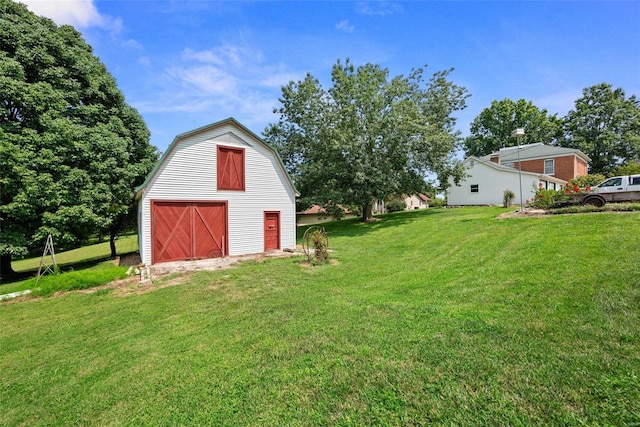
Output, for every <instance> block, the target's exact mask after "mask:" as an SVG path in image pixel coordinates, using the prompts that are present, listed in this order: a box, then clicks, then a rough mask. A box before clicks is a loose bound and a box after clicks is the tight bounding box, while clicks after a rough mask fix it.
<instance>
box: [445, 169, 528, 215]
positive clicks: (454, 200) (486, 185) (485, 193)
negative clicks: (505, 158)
mask: <svg viewBox="0 0 640 427" xmlns="http://www.w3.org/2000/svg"><path fill="white" fill-rule="evenodd" d="M465 165H466V166H467V167H468V169H467V174H468V175H469V177H467V178H466V179H464V180H463V181H461V182H460V185H459V186H456V185H455V184H454V183H453V180H452V179H451V180H450V182H449V184H450V187H449V189H448V190H447V204H448V205H451V206H464V205H502V200H503V196H504V190H507V189H508V190H511V191H513V193H514V194H515V196H516V197H515V199H514V200H513V204H514V205H519V204H520V183H519V179H518V170H517V169H514V170H513V171H509V170H504V169H496V168H493V167H491V166H489V165H486V164H484V163H482V162H480V161H478V160H477V159H476V160H475V161H474V162H473V166H470V162H469V161H468V160H467V161H465ZM538 182H539V179H538V175H537V174H533V173H530V172H522V198H523V199H524V201H525V202H526V201H527V200H530V199H532V198H533V196H534V195H535V188H537V185H538ZM474 184H477V185H478V192H477V193H472V192H471V185H474Z"/></svg>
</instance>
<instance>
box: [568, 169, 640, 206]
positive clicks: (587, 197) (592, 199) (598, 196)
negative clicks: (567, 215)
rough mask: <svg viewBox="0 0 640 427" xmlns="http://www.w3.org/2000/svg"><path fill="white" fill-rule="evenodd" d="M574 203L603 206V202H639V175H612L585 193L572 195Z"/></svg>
mask: <svg viewBox="0 0 640 427" xmlns="http://www.w3.org/2000/svg"><path fill="white" fill-rule="evenodd" d="M573 202H574V203H584V204H588V205H593V206H604V204H605V203H618V202H640V175H627V176H614V177H613V178H609V179H607V180H606V181H604V182H602V183H600V184H598V185H596V186H595V187H593V188H592V189H591V192H589V193H587V194H579V195H575V196H573Z"/></svg>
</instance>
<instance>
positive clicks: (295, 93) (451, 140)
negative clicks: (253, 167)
mask: <svg viewBox="0 0 640 427" xmlns="http://www.w3.org/2000/svg"><path fill="white" fill-rule="evenodd" d="M449 73H450V70H449V71H441V72H437V73H435V74H434V75H433V76H432V77H431V78H430V79H429V80H428V81H425V80H424V78H423V70H422V69H418V70H414V71H412V72H411V74H409V75H408V76H407V77H404V76H396V77H393V78H389V71H388V70H387V69H383V68H381V67H380V66H378V65H374V64H365V65H363V66H360V67H355V66H354V65H353V64H352V63H351V62H350V61H349V60H348V59H347V60H346V61H345V62H344V63H341V62H340V61H338V62H337V63H336V64H335V65H334V66H333V70H332V74H331V79H332V83H333V85H332V87H331V88H329V89H328V90H325V89H323V88H322V86H321V84H320V82H319V81H318V80H317V79H316V78H314V77H313V76H312V75H311V74H307V75H306V77H305V78H304V79H303V80H301V81H297V82H290V83H289V84H288V85H287V86H285V87H283V88H282V97H281V98H280V102H281V104H282V106H281V107H280V108H279V109H277V110H275V111H274V112H276V113H278V114H279V115H280V120H279V121H278V123H276V124H271V125H269V126H268V127H267V129H266V130H265V132H264V135H265V139H266V140H267V141H268V142H269V143H271V144H272V145H274V146H275V147H276V148H277V149H278V150H279V152H280V153H281V155H282V157H283V160H284V163H285V165H286V167H287V170H288V171H289V173H290V174H291V175H292V177H293V179H294V181H295V184H296V187H297V188H298V190H299V191H300V193H301V202H302V203H303V204H307V205H308V204H310V203H318V204H323V205H326V204H344V205H356V206H361V207H362V214H363V219H365V220H366V219H369V218H371V216H372V203H373V201H374V200H375V199H385V198H386V197H387V196H388V195H391V194H400V193H403V192H412V191H419V190H421V189H422V188H423V187H424V183H425V174H427V173H435V174H437V176H438V177H439V179H440V182H447V178H448V177H449V176H450V175H454V176H455V177H457V178H459V177H460V176H461V175H462V170H461V167H460V165H459V163H458V162H457V161H456V160H455V158H454V153H455V150H456V148H457V147H458V146H459V141H460V138H459V134H458V133H457V132H456V131H455V130H454V126H455V119H454V118H453V117H452V113H453V112H454V111H457V110H460V109H462V108H464V107H465V99H466V98H467V96H468V94H467V91H466V89H464V88H462V87H460V86H456V85H455V84H453V83H452V82H450V81H449V80H448V76H449Z"/></svg>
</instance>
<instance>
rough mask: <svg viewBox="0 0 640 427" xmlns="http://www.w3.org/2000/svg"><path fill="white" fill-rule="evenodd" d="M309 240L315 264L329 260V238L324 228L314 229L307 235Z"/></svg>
mask: <svg viewBox="0 0 640 427" xmlns="http://www.w3.org/2000/svg"><path fill="white" fill-rule="evenodd" d="M309 241H310V242H311V243H312V244H313V258H314V261H315V262H316V263H317V264H324V263H325V262H327V261H328V260H329V244H328V243H329V240H328V239H327V233H326V232H325V231H324V229H318V230H314V231H313V232H312V233H311V234H310V235H309Z"/></svg>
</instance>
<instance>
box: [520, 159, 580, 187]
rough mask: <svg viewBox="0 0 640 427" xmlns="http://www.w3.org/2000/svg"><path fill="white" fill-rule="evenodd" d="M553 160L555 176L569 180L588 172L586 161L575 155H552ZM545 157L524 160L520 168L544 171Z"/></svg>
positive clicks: (530, 170) (538, 171)
mask: <svg viewBox="0 0 640 427" xmlns="http://www.w3.org/2000/svg"><path fill="white" fill-rule="evenodd" d="M552 158H553V159H554V160H555V165H554V167H555V173H554V174H553V176H555V177H556V178H560V179H563V180H565V181H569V180H570V179H573V178H575V177H576V176H579V175H586V174H588V173H589V170H588V167H587V163H586V162H584V161H583V160H582V159H579V158H578V157H576V156H564V157H552ZM544 161H545V159H537V160H525V161H523V162H522V170H523V171H528V172H536V173H544ZM513 167H514V168H516V169H517V168H518V162H514V165H513Z"/></svg>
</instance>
